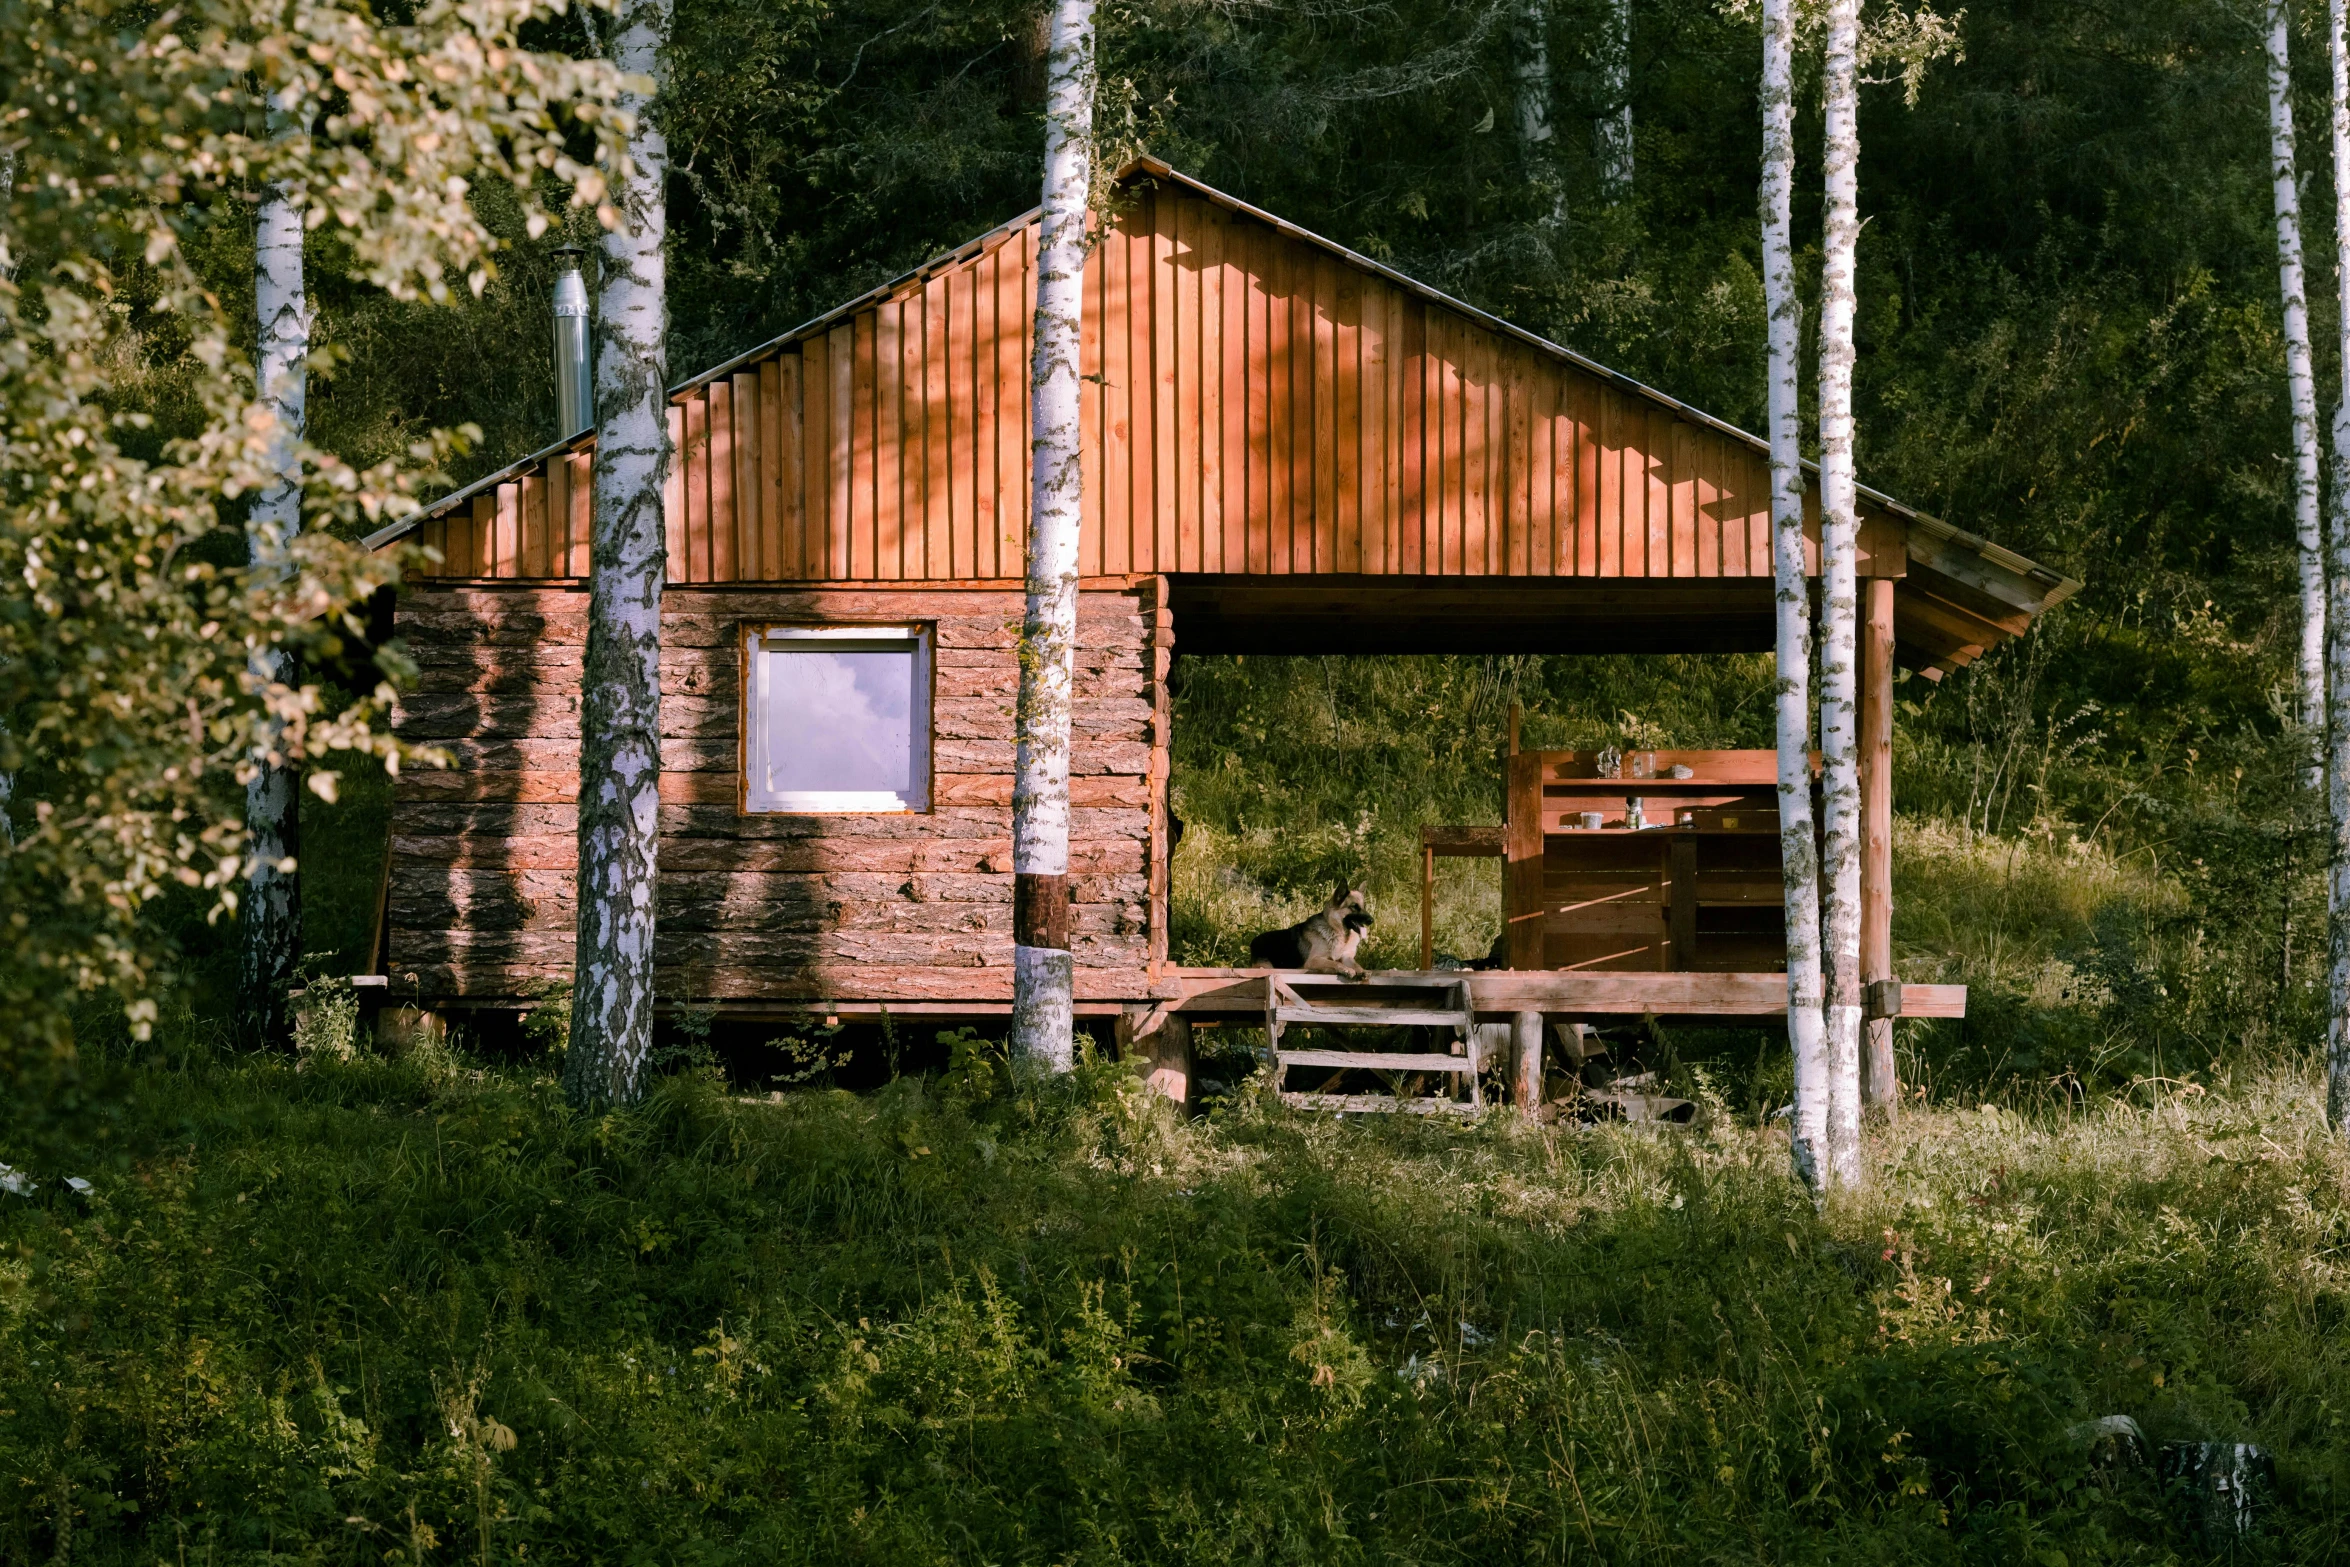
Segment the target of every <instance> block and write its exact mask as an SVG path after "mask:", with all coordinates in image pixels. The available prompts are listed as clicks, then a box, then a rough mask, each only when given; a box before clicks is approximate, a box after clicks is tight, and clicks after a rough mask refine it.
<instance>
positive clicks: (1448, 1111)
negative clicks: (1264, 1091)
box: [1281, 1093, 1477, 1115]
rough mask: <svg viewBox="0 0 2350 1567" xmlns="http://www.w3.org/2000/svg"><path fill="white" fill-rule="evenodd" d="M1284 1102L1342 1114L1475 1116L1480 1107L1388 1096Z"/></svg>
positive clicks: (1286, 1097)
mask: <svg viewBox="0 0 2350 1567" xmlns="http://www.w3.org/2000/svg"><path fill="white" fill-rule="evenodd" d="M1281 1102H1282V1103H1283V1104H1285V1105H1290V1106H1292V1107H1294V1108H1296V1109H1299V1110H1327V1111H1331V1112H1334V1113H1336V1114H1340V1115H1474V1114H1476V1112H1477V1107H1476V1106H1475V1105H1472V1104H1470V1103H1469V1102H1468V1101H1467V1100H1465V1099H1418V1098H1400V1097H1394V1096H1390V1095H1387V1094H1291V1093H1285V1094H1283V1095H1282V1096H1281Z"/></svg>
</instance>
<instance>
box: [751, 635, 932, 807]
mask: <svg viewBox="0 0 2350 1567" xmlns="http://www.w3.org/2000/svg"><path fill="white" fill-rule="evenodd" d="M744 652H745V655H746V658H747V659H748V661H749V669H748V671H747V673H748V679H747V680H746V681H745V682H744V685H745V697H746V705H747V706H748V708H749V711H748V712H747V713H746V714H745V715H744V716H745V719H746V724H745V734H744V740H745V745H744V748H743V749H744V762H745V765H746V769H747V776H746V777H745V779H744V799H745V804H746V805H747V806H748V807H749V808H750V809H751V810H754V811H920V810H927V809H929V803H930V802H929V796H930V657H929V652H930V650H929V642H928V637H927V634H926V632H925V631H924V629H923V628H922V627H919V626H765V627H758V628H754V629H751V630H749V631H748V632H746V633H745V637H744Z"/></svg>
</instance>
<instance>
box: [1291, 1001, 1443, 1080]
mask: <svg viewBox="0 0 2350 1567" xmlns="http://www.w3.org/2000/svg"><path fill="white" fill-rule="evenodd" d="M1276 1010H1278V1013H1281V1022H1283V1027H1285V1024H1293V1022H1330V1024H1349V1027H1361V1029H1452V1027H1466V1024H1469V1013H1462V1010H1457V1008H1431V1006H1314V1003H1311V1001H1278V1003H1276ZM1281 1055H1290V1052H1288V1050H1283V1052H1281ZM1422 1071H1429V1069H1426V1067H1422Z"/></svg>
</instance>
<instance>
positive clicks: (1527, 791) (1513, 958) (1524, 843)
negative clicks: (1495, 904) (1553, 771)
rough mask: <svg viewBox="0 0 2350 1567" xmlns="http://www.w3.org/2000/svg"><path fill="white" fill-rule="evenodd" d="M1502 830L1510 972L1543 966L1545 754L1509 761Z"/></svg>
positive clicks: (1532, 753) (1504, 916) (1504, 915)
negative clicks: (1506, 810)
mask: <svg viewBox="0 0 2350 1567" xmlns="http://www.w3.org/2000/svg"><path fill="white" fill-rule="evenodd" d="M1507 765H1508V772H1507V775H1506V791H1507V792H1506V796H1505V797H1506V799H1507V800H1508V816H1507V819H1506V820H1505V821H1504V823H1503V825H1502V843H1503V854H1504V861H1505V863H1504V865H1503V869H1502V921H1503V936H1504V939H1505V942H1506V945H1507V949H1508V952H1509V965H1510V967H1511V968H1525V969H1531V968H1540V967H1541V966H1542V817H1541V812H1540V810H1539V809H1538V807H1539V803H1540V801H1541V798H1542V753H1541V752H1539V751H1521V752H1519V753H1518V754H1517V755H1516V756H1513V757H1511V758H1510V759H1509V762H1508V764H1507Z"/></svg>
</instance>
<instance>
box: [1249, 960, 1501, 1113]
mask: <svg viewBox="0 0 2350 1567" xmlns="http://www.w3.org/2000/svg"><path fill="white" fill-rule="evenodd" d="M1476 1021H1477V1018H1476V1011H1475V1008H1474V1005H1473V1003H1472V1001H1471V999H1470V995H1469V986H1468V981H1467V980H1466V979H1464V978H1461V977H1459V976H1457V975H1428V974H1403V975H1369V976H1366V977H1365V978H1362V979H1346V978H1343V977H1341V976H1339V975H1335V974H1307V973H1302V972H1299V971H1295V970H1277V971H1275V972H1274V973H1272V974H1269V975H1267V976H1266V980H1265V1047H1266V1049H1267V1050H1268V1051H1269V1052H1270V1053H1271V1055H1272V1059H1273V1081H1274V1084H1275V1087H1276V1088H1277V1089H1278V1090H1279V1092H1280V1094H1281V1101H1282V1103H1284V1104H1288V1105H1293V1106H1295V1107H1297V1108H1299V1109H1306V1110H1342V1111H1365V1110H1383V1111H1395V1110H1404V1111H1409V1112H1412V1113H1415V1114H1422V1115H1437V1114H1445V1113H1455V1114H1465V1115H1474V1114H1476V1113H1477V1112H1478V1111H1481V1110H1483V1109H1484V1108H1485V1090H1484V1087H1483V1085H1482V1083H1481V1082H1480V1081H1479V1071H1480V1068H1482V1066H1483V1065H1484V1062H1483V1061H1482V1060H1481V1059H1480V1052H1479V1050H1478V1046H1477V1028H1476ZM1305 1024H1313V1025H1319V1026H1322V1027H1333V1026H1335V1027H1341V1028H1428V1029H1436V1030H1439V1031H1441V1032H1440V1033H1439V1036H1438V1037H1440V1038H1446V1039H1448V1040H1449V1042H1450V1043H1451V1045H1452V1051H1451V1052H1448V1053H1446V1054H1443V1055H1437V1054H1433V1053H1430V1052H1427V1051H1425V1050H1317V1049H1306V1050H1290V1049H1284V1048H1283V1047H1282V1040H1283V1038H1284V1036H1285V1035H1286V1034H1287V1032H1288V1030H1289V1029H1291V1028H1292V1027H1296V1026H1299V1025H1305ZM1454 1052H1457V1053H1454ZM1292 1068H1302V1069H1306V1070H1312V1069H1314V1068H1320V1069H1322V1070H1324V1071H1327V1072H1330V1073H1331V1074H1332V1076H1331V1077H1329V1078H1327V1079H1325V1080H1324V1083H1323V1085H1322V1086H1323V1089H1324V1090H1327V1089H1328V1088H1330V1087H1331V1086H1333V1085H1334V1084H1335V1083H1336V1082H1337V1075H1338V1074H1341V1073H1345V1072H1377V1073H1380V1074H1382V1075H1384V1076H1386V1077H1387V1080H1388V1083H1389V1086H1390V1088H1391V1089H1393V1090H1397V1091H1395V1092H1391V1093H1387V1094H1336V1093H1330V1092H1327V1091H1322V1092H1292V1091H1290V1090H1289V1088H1288V1086H1287V1084H1288V1078H1289V1073H1290V1070H1291V1069H1292ZM1416 1073H1432V1074H1438V1075H1440V1076H1445V1077H1460V1078H1465V1079H1467V1082H1466V1084H1465V1086H1466V1087H1467V1089H1468V1097H1467V1098H1466V1099H1460V1098H1455V1097H1453V1095H1451V1094H1449V1093H1448V1094H1443V1095H1438V1096H1434V1097H1418V1096H1411V1095H1406V1094H1404V1093H1402V1092H1401V1091H1400V1090H1401V1089H1402V1088H1403V1086H1404V1083H1403V1079H1404V1078H1406V1077H1407V1076H1409V1075H1411V1074H1416Z"/></svg>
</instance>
